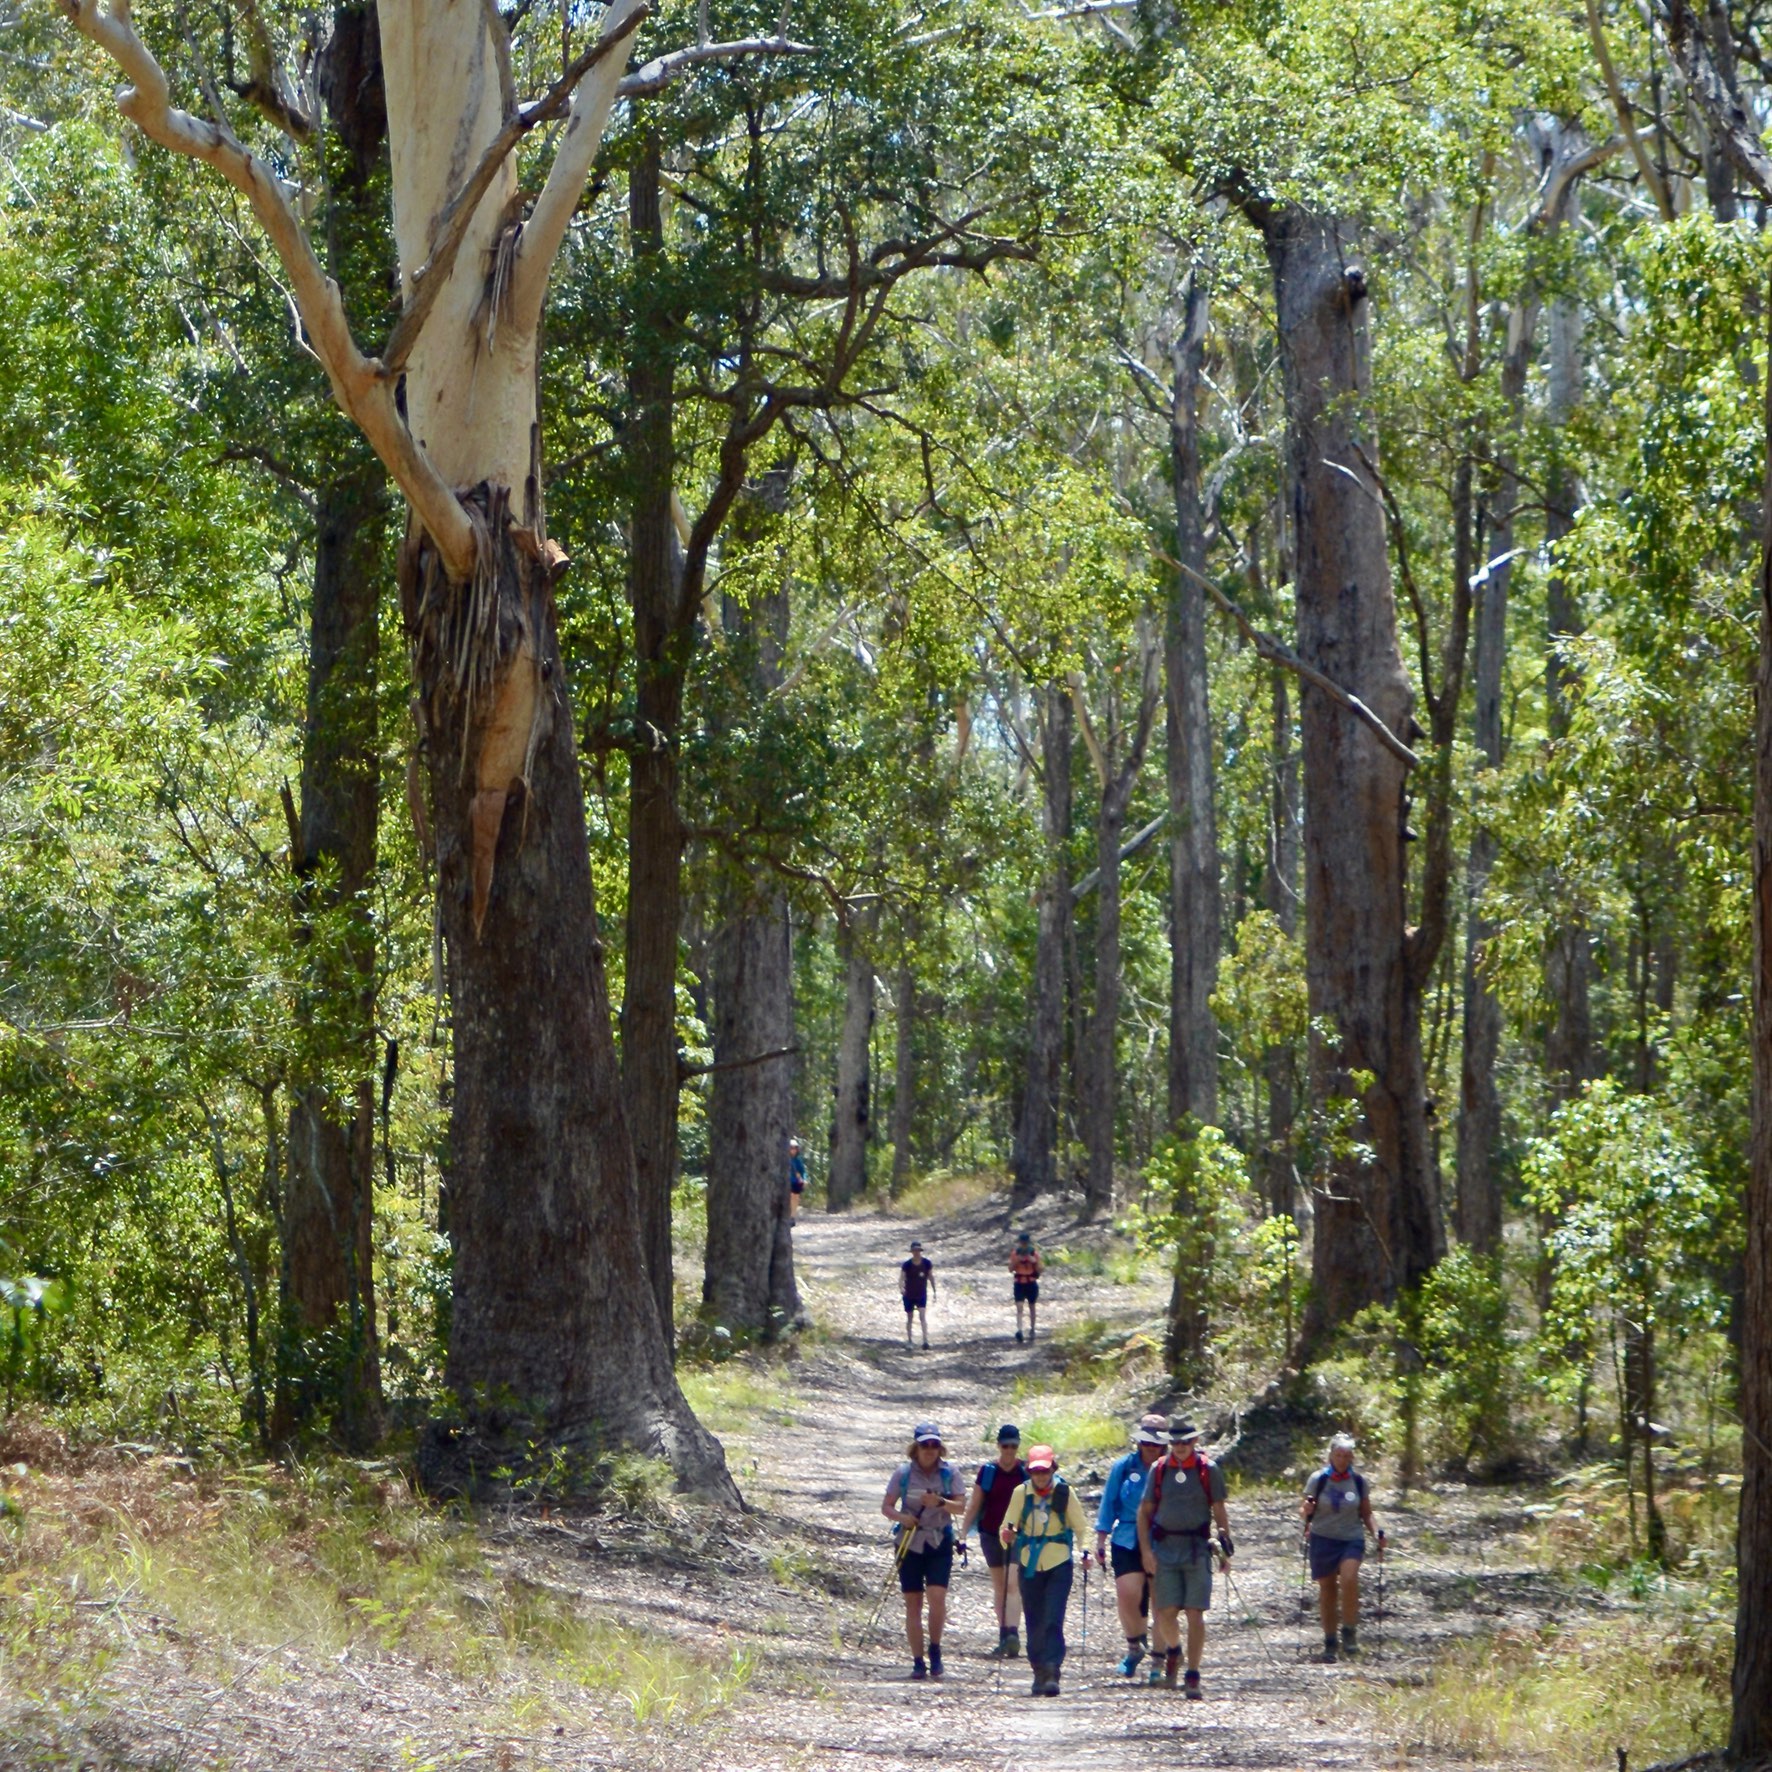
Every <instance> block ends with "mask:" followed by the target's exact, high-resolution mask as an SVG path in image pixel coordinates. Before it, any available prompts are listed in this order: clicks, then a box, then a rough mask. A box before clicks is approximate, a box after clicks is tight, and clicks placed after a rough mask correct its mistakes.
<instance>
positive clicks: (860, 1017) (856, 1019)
mask: <svg viewBox="0 0 1772 1772" xmlns="http://www.w3.org/2000/svg"><path fill="white" fill-rule="evenodd" d="M871 924H872V918H858V919H856V920H855V921H854V922H852V923H851V924H850V926H849V928H848V929H846V930H845V931H844V932H843V936H842V940H841V943H840V947H841V952H842V955H843V1031H842V1033H841V1035H840V1036H839V1038H838V1041H837V1085H836V1091H835V1102H834V1107H833V1112H832V1116H831V1156H830V1167H829V1169H828V1171H827V1172H826V1183H825V1206H826V1209H827V1210H828V1211H831V1212H842V1211H844V1210H846V1209H847V1208H848V1207H849V1206H850V1205H852V1204H853V1203H854V1201H855V1200H856V1198H857V1196H859V1195H860V1194H861V1192H862V1190H863V1189H864V1188H865V1187H866V1186H867V1181H868V1164H867V1159H868V1112H869V1097H870V1090H869V1081H870V1079H869V1076H868V1055H869V1050H870V1046H871V1042H872V1038H873V1032H874V962H873V958H872V956H871V955H870V954H869V952H868V936H869V933H870V927H871Z"/></svg>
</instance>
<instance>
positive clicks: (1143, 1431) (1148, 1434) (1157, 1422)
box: [1132, 1415, 1169, 1446]
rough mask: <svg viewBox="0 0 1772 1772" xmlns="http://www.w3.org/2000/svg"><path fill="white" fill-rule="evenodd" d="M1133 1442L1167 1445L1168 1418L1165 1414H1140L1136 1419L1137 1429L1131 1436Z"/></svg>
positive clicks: (1140, 1444)
mask: <svg viewBox="0 0 1772 1772" xmlns="http://www.w3.org/2000/svg"><path fill="white" fill-rule="evenodd" d="M1132 1440H1133V1444H1134V1445H1138V1446H1167V1445H1168V1444H1169V1418H1168V1416H1166V1415H1141V1416H1140V1417H1139V1420H1138V1431H1137V1432H1136V1433H1135V1434H1134V1435H1133V1436H1132Z"/></svg>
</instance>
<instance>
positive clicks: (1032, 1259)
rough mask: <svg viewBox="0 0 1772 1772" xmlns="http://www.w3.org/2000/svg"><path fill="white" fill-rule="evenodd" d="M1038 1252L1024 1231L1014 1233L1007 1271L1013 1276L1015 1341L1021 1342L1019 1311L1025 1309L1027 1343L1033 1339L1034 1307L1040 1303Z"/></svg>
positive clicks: (1040, 1264) (1040, 1265)
mask: <svg viewBox="0 0 1772 1772" xmlns="http://www.w3.org/2000/svg"><path fill="white" fill-rule="evenodd" d="M1042 1265H1043V1264H1042V1263H1041V1261H1040V1252H1039V1250H1038V1249H1036V1248H1035V1247H1034V1239H1033V1238H1032V1237H1030V1236H1029V1235H1028V1233H1027V1232H1026V1231H1019V1232H1017V1233H1016V1238H1015V1248H1014V1249H1013V1250H1012V1251H1011V1253H1010V1256H1009V1271H1010V1273H1012V1274H1013V1275H1014V1276H1015V1339H1016V1340H1017V1341H1020V1340H1021V1311H1022V1306H1023V1305H1025V1306H1026V1307H1027V1313H1028V1333H1027V1338H1028V1340H1029V1341H1032V1340H1033V1339H1034V1307H1035V1306H1036V1305H1037V1304H1038V1303H1039V1302H1040V1270H1041V1267H1042Z"/></svg>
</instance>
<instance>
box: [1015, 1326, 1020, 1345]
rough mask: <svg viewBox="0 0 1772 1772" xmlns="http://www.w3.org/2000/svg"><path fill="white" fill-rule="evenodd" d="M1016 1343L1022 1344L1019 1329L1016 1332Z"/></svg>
mask: <svg viewBox="0 0 1772 1772" xmlns="http://www.w3.org/2000/svg"><path fill="white" fill-rule="evenodd" d="M1015 1344H1016V1346H1017V1347H1019V1346H1020V1345H1021V1331H1020V1330H1019V1329H1017V1330H1016V1332H1015Z"/></svg>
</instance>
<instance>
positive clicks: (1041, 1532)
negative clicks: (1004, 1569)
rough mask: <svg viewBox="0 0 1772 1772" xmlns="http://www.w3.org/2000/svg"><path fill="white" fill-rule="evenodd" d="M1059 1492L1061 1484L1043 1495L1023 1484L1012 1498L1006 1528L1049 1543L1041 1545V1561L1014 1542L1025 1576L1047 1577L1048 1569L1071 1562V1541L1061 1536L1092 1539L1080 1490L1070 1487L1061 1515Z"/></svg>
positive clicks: (1017, 1557) (1029, 1484)
mask: <svg viewBox="0 0 1772 1772" xmlns="http://www.w3.org/2000/svg"><path fill="white" fill-rule="evenodd" d="M1057 1489H1058V1484H1057V1483H1056V1482H1054V1483H1053V1484H1052V1485H1051V1487H1050V1488H1048V1489H1047V1491H1046V1493H1045V1495H1044V1496H1042V1495H1039V1494H1037V1493H1036V1492H1035V1490H1034V1486H1033V1484H1032V1483H1031V1482H1029V1483H1022V1484H1021V1485H1019V1486H1018V1487H1017V1489H1016V1491H1015V1493H1014V1494H1013V1495H1011V1496H1010V1497H1009V1507H1008V1511H1007V1512H1006V1513H1005V1514H1004V1515H1003V1524H1004V1526H1005V1527H1013V1528H1014V1529H1015V1530H1016V1531H1017V1532H1018V1533H1020V1532H1025V1533H1026V1534H1027V1535H1028V1537H1030V1538H1039V1539H1045V1540H1046V1541H1047V1542H1046V1543H1043V1544H1042V1545H1041V1546H1040V1549H1039V1554H1038V1557H1037V1558H1036V1557H1035V1555H1034V1553H1033V1552H1032V1551H1031V1550H1030V1549H1028V1548H1026V1547H1023V1548H1021V1549H1019V1550H1018V1549H1016V1547H1015V1544H1014V1541H1013V1540H1012V1541H1011V1547H1010V1548H1011V1550H1012V1551H1013V1552H1014V1554H1015V1561H1016V1563H1017V1565H1018V1566H1019V1567H1020V1569H1021V1570H1022V1572H1023V1573H1024V1574H1031V1575H1043V1574H1045V1572H1046V1571H1047V1570H1048V1569H1056V1568H1057V1567H1058V1566H1059V1564H1060V1563H1068V1562H1069V1561H1070V1560H1071V1541H1070V1540H1067V1539H1065V1538H1063V1537H1062V1536H1060V1535H1061V1534H1062V1533H1064V1532H1066V1531H1069V1532H1070V1534H1071V1538H1072V1539H1078V1538H1081V1539H1084V1540H1087V1539H1088V1536H1089V1515H1088V1513H1087V1512H1086V1511H1085V1509H1084V1507H1083V1503H1082V1502H1081V1501H1080V1500H1079V1499H1078V1496H1077V1492H1076V1490H1075V1489H1071V1488H1069V1487H1068V1485H1067V1489H1066V1495H1067V1501H1068V1505H1067V1506H1066V1508H1065V1510H1064V1512H1063V1513H1062V1514H1061V1513H1060V1512H1059V1511H1058V1510H1057V1509H1056V1508H1055V1507H1054V1506H1053V1505H1052V1504H1053V1502H1054V1501H1055V1500H1056V1499H1057Z"/></svg>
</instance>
